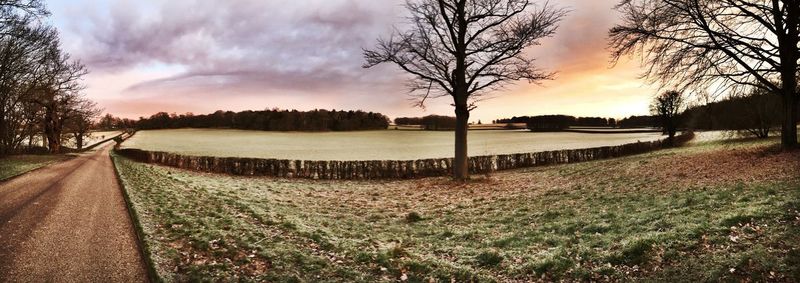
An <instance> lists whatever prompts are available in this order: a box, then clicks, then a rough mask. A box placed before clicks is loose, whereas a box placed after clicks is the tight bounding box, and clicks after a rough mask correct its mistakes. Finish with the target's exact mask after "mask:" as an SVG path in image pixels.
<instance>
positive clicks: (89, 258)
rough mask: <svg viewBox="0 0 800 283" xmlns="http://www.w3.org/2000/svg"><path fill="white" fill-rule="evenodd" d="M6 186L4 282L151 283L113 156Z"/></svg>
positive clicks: (0, 247)
mask: <svg viewBox="0 0 800 283" xmlns="http://www.w3.org/2000/svg"><path fill="white" fill-rule="evenodd" d="M110 149H111V146H110V143H109V144H108V145H105V146H103V147H102V148H100V149H96V150H95V151H92V152H88V153H85V154H83V155H81V156H79V157H76V158H74V159H71V160H69V161H66V162H62V163H58V164H54V165H50V166H47V167H45V168H42V169H39V170H36V171H33V172H30V173H28V174H25V175H22V176H20V177H17V178H14V179H12V180H9V181H6V182H0V282H145V281H147V273H146V271H145V265H144V262H143V260H142V255H141V253H140V251H139V249H138V248H137V244H136V236H135V234H134V230H133V225H132V223H131V219H130V217H129V215H128V211H127V208H126V207H125V202H124V199H123V197H122V190H121V189H120V186H119V184H118V182H117V178H116V175H115V173H114V167H113V164H112V162H111V159H110V157H109V156H108V152H109V150H110Z"/></svg>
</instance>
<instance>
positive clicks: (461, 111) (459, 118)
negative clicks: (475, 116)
mask: <svg viewBox="0 0 800 283" xmlns="http://www.w3.org/2000/svg"><path fill="white" fill-rule="evenodd" d="M468 132H469V109H468V108H467V106H466V105H456V155H455V158H454V161H453V178H454V179H456V180H459V181H463V180H466V179H469V154H468V153H467V133H468Z"/></svg>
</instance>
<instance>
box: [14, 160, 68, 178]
mask: <svg viewBox="0 0 800 283" xmlns="http://www.w3.org/2000/svg"><path fill="white" fill-rule="evenodd" d="M68 158H69V157H68V156H65V155H13V156H8V157H3V158H0V181H2V180H5V179H8V178H11V177H15V176H19V175H21V174H24V173H26V172H29V171H31V170H35V169H38V168H41V167H44V166H47V165H50V164H52V163H55V162H59V161H63V160H66V159H68Z"/></svg>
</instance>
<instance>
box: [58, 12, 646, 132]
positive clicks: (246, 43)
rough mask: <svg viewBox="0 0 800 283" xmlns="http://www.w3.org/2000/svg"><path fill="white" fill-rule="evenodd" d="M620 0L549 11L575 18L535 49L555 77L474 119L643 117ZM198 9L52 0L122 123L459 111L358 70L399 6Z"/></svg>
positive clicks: (92, 93)
mask: <svg viewBox="0 0 800 283" xmlns="http://www.w3.org/2000/svg"><path fill="white" fill-rule="evenodd" d="M617 1H618V0H603V1H583V0H569V1H559V3H557V4H554V5H559V6H561V7H566V8H568V9H570V10H571V12H570V14H569V15H568V16H567V17H566V18H565V19H564V21H563V22H562V24H561V27H560V29H559V30H558V32H557V34H556V36H555V37H553V38H550V39H547V40H545V41H543V42H542V45H541V46H536V47H533V48H532V49H531V50H530V52H531V54H533V55H535V56H536V58H537V59H538V62H540V65H541V67H542V68H544V69H546V70H549V71H555V72H558V75H557V78H556V79H555V80H552V81H546V82H544V83H543V85H542V86H537V85H529V84H527V82H518V83H517V84H516V85H514V86H512V87H509V88H508V89H507V90H505V91H501V92H498V93H496V95H494V96H495V98H493V99H491V100H487V101H484V102H483V103H481V104H480V105H479V108H478V109H476V110H474V111H473V113H472V116H471V120H472V121H474V122H477V121H478V120H481V121H482V122H484V123H487V122H489V121H491V120H494V119H498V118H509V117H512V116H526V115H542V114H567V115H575V116H601V117H611V118H623V117H627V116H630V115H643V114H647V113H648V104H649V101H650V99H651V97H652V95H653V94H655V92H656V88H655V87H653V86H650V85H647V84H646V83H645V82H644V81H643V80H641V79H639V78H638V77H639V74H640V73H641V69H640V68H639V66H638V62H636V61H625V62H620V64H618V65H617V66H614V67H613V68H610V66H611V64H610V62H609V59H610V58H609V55H608V53H607V51H606V48H605V47H606V33H607V31H608V29H609V28H610V27H611V26H612V25H613V24H614V23H615V22H616V21H617V14H616V12H615V11H613V9H612V8H613V6H614V5H615V4H616V3H617ZM76 2H78V3H76ZM199 2H202V1H172V2H169V3H164V2H158V1H139V2H136V3H132V2H126V1H108V2H106V1H99V0H80V1H66V0H58V1H52V2H49V3H48V5H49V8H50V10H51V11H52V12H53V22H54V24H55V25H56V26H57V27H58V28H59V30H60V31H61V33H62V37H63V41H64V46H65V48H66V49H67V50H68V51H69V52H71V53H72V54H73V55H74V56H75V57H76V58H78V59H80V60H82V61H83V62H84V63H86V65H87V66H88V68H89V69H90V71H91V74H90V75H88V76H87V78H86V84H87V87H88V88H87V90H86V93H87V95H88V96H89V97H90V98H92V99H94V100H96V101H97V102H98V103H99V104H100V106H101V107H103V108H105V110H106V112H107V113H111V114H113V115H116V116H120V117H125V118H138V117H140V116H150V115H152V114H154V113H156V112H162V111H163V112H169V113H173V112H174V113H186V112H192V113H196V114H206V113H211V112H213V111H216V110H231V111H242V110H260V109H265V108H273V107H278V108H282V109H298V110H311V109H346V110H364V111H373V112H381V113H383V114H386V115H388V116H390V117H391V118H395V117H400V116H424V115H430V114H438V115H453V111H452V109H451V107H450V106H449V104H450V101H449V98H440V99H438V100H435V101H432V102H431V103H430V104H429V105H428V106H427V108H426V109H424V110H423V109H420V108H415V107H413V106H412V105H411V103H410V102H409V101H408V98H409V97H408V96H407V95H406V93H407V91H406V90H405V88H404V79H405V78H406V77H405V75H404V74H403V73H402V72H400V71H398V70H397V69H396V68H394V66H389V65H386V66H380V67H378V68H374V69H367V70H365V69H362V68H360V66H361V64H362V63H363V58H361V48H364V47H370V46H372V45H373V44H374V43H375V39H376V38H377V37H379V36H387V35H388V34H389V32H390V31H391V27H392V25H393V24H402V21H403V19H402V15H403V7H402V6H401V5H400V3H401V1H395V0H392V1H386V2H383V3H378V1H357V0H337V1H321V0H319V1H317V0H313V1H310V2H313V3H285V2H283V1H237V2H236V3H230V2H224V3H208V4H201V3H199ZM387 2H388V3H387ZM551 4H552V3H551ZM87 7H89V8H87ZM189 9H191V10H192V11H193V13H191V15H189V13H185V12H184V11H186V10H189Z"/></svg>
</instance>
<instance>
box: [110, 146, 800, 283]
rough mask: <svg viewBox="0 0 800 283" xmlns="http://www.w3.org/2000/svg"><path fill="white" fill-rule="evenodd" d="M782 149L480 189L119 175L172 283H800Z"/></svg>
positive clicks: (797, 202) (518, 180) (509, 177)
mask: <svg viewBox="0 0 800 283" xmlns="http://www.w3.org/2000/svg"><path fill="white" fill-rule="evenodd" d="M774 143H775V141H774V140H770V141H750V142H744V143H742V142H739V143H730V142H726V143H722V142H714V143H701V144H698V145H695V146H692V147H688V148H681V149H672V150H665V151H659V152H655V153H651V154H645V155H639V156H633V157H627V158H621V159H614V160H606V161H598V162H587V163H581V164H571V165H563V166H552V167H544V168H533V169H526V170H516V171H509V172H503V173H497V174H494V175H493V176H486V177H480V178H477V179H476V180H473V181H470V182H467V183H453V182H450V181H448V180H447V179H443V178H432V179H423V180H411V181H372V182H366V181H364V182H343V181H310V180H290V179H268V178H244V177H228V176H221V175H211V174H199V173H194V172H189V171H184V170H177V169H172V168H166V167H160V166H153V165H146V164H141V163H136V162H133V161H130V160H128V159H125V158H121V157H116V156H115V157H114V160H115V163H116V165H117V167H118V169H119V171H120V175H121V177H122V180H123V184H124V186H125V188H126V190H127V191H128V194H129V195H130V199H131V202H132V204H133V206H134V208H135V209H136V211H137V212H138V214H139V219H140V221H141V225H142V227H143V230H144V233H145V238H144V241H145V243H146V244H147V245H148V246H149V248H150V250H151V252H152V259H153V262H155V265H156V270H157V272H158V274H159V276H161V277H162V278H163V279H166V280H168V281H172V280H176V281H190V280H199V279H203V280H210V281H219V280H225V281H233V280H244V281H251V280H265V281H273V282H307V281H312V282H314V281H325V282H331V281H332V282H375V281H397V280H400V279H402V278H406V279H407V281H409V282H428V281H429V280H434V281H438V282H450V281H451V280H453V279H454V280H456V281H458V282H464V281H481V282H492V281H499V282H503V281H539V280H542V281H549V280H562V279H563V280H595V281H597V280H599V281H607V280H647V281H739V280H742V279H750V280H755V281H797V280H800V265H798V263H800V249H798V247H800V212H798V211H800V172H797V170H796V169H797V168H798V166H800V153H777V152H775V150H774ZM703 162H711V163H710V164H718V166H710V165H708V164H704V163H703ZM784 169H785V170H784ZM719 172H724V174H721V173H719ZM764 175H766V176H767V177H766V178H765V177H764Z"/></svg>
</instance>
